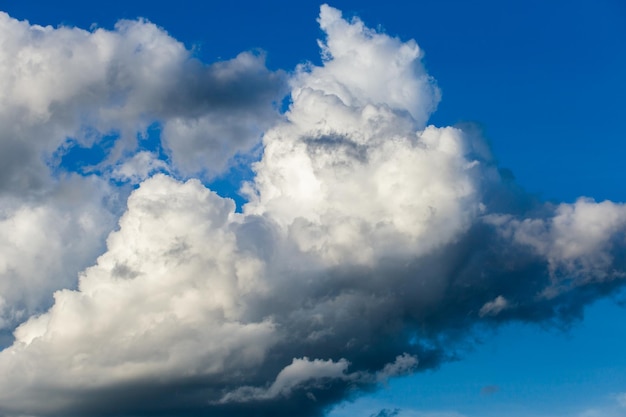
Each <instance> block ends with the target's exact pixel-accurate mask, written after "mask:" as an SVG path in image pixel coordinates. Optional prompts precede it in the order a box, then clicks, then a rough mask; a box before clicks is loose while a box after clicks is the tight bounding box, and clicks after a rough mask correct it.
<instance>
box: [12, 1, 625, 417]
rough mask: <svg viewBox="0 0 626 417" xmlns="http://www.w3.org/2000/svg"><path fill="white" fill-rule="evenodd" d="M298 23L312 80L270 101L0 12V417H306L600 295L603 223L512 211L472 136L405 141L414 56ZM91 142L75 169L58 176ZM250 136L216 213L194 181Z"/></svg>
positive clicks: (421, 108) (339, 30) (278, 91)
mask: <svg viewBox="0 0 626 417" xmlns="http://www.w3.org/2000/svg"><path fill="white" fill-rule="evenodd" d="M318 22H319V24H320V27H321V29H322V30H323V31H324V33H325V39H324V40H323V41H320V47H321V50H322V57H323V64H322V65H321V66H314V65H312V64H307V65H302V66H300V67H298V68H297V69H296V70H295V71H294V72H293V73H292V74H291V75H290V76H289V79H288V80H287V79H286V76H285V75H284V74H283V73H280V72H271V71H269V70H267V69H266V67H265V65H264V62H263V56H262V55H258V54H257V55H255V54H250V53H242V54H241V55H239V56H237V57H236V58H234V59H232V60H230V61H225V62H218V63H215V64H212V65H205V64H202V63H200V62H198V61H196V60H194V59H193V57H192V56H191V54H190V52H189V51H188V50H186V49H185V48H184V46H183V45H182V44H180V43H178V42H177V41H175V40H174V39H172V38H171V37H170V36H169V35H167V33H165V32H164V31H163V30H162V29H160V28H158V27H156V26H154V25H152V24H151V23H148V22H145V21H141V20H139V21H132V22H131V21H124V22H120V23H119V24H118V25H117V26H116V28H115V30H113V31H105V30H102V29H98V30H96V31H95V32H85V31H81V30H78V29H73V28H58V29H53V28H41V27H37V26H32V25H29V24H28V23H27V22H18V21H15V20H13V19H11V18H10V17H8V16H6V15H2V16H0V26H1V30H2V31H4V32H5V36H3V38H4V39H8V41H7V42H6V43H7V46H6V47H3V48H2V51H3V52H2V53H3V54H5V55H6V56H7V57H9V58H11V59H8V58H7V59H6V60H5V59H3V60H2V61H3V62H11V63H12V64H11V65H10V66H8V67H2V69H0V71H3V72H2V73H1V77H0V79H2V80H3V82H5V83H6V84H5V86H4V88H3V97H2V99H1V100H0V103H2V104H1V105H2V107H1V109H2V112H1V114H0V117H1V118H3V120H5V121H6V120H13V121H14V124H12V126H15V127H14V129H15V132H12V133H11V132H10V133H3V134H1V136H0V147H1V148H0V149H1V150H2V151H3V152H0V154H5V155H8V153H10V154H11V155H14V158H22V159H19V161H20V162H19V163H17V162H16V163H15V164H14V165H10V164H9V165H7V166H3V170H4V171H3V172H2V173H0V184H2V185H1V186H0V204H1V206H0V207H1V209H2V211H1V212H0V213H1V214H2V216H3V217H2V219H3V220H2V222H1V223H0V227H1V228H5V229H6V230H7V233H3V234H1V236H4V237H3V239H5V240H4V241H2V244H3V248H4V247H6V248H7V249H6V250H3V251H2V253H3V255H4V254H6V259H5V260H3V262H2V263H0V285H2V287H0V288H2V291H3V292H2V299H0V300H1V301H2V303H0V313H1V314H2V317H3V321H2V324H3V326H5V328H8V329H13V328H15V330H14V333H13V334H14V340H13V341H12V343H11V344H10V345H9V346H7V347H6V348H5V349H4V350H3V351H1V352H0V375H1V377H0V414H2V415H6V416H14V415H15V416H17V415H26V414H28V415H38V416H56V415H63V416H78V415H80V416H85V415H110V416H122V415H123V416H128V415H137V416H138V415H145V414H151V413H158V414H161V415H177V416H178V415H192V414H200V413H201V414H203V415H208V416H222V415H235V416H237V415H240V416H247V415H248V416H249V415H255V416H281V415H284V416H292V415H299V416H315V415H320V414H322V413H323V412H324V410H325V409H327V407H328V406H330V405H332V404H334V403H336V402H337V401H340V400H341V399H344V398H346V397H348V396H351V395H357V394H358V393H359V392H363V391H367V390H371V389H375V388H376V387H378V386H379V385H380V384H382V383H384V381H385V380H386V379H387V378H390V377H393V376H397V375H405V374H408V373H411V372H415V371H416V370H419V369H428V368H430V367H434V366H437V365H439V364H440V363H441V362H442V361H445V360H446V359H448V358H450V357H451V356H453V355H454V349H455V348H456V347H457V346H458V344H459V343H461V342H462V341H463V340H464V337H466V336H467V335H468V334H470V332H471V331H472V329H474V328H475V327H476V326H480V325H483V324H490V323H499V322H502V321H506V320H530V321H544V320H562V321H568V320H570V319H571V318H572V317H574V316H576V315H577V314H579V312H580V311H581V309H582V308H583V307H584V305H585V304H586V303H588V302H590V301H592V300H594V299H596V298H597V297H600V296H603V295H606V294H609V293H611V292H612V291H615V290H616V289H618V288H620V287H621V286H622V285H623V283H624V279H625V278H626V258H625V257H624V255H623V254H624V249H625V248H626V206H624V205H623V204H620V203H613V202H609V201H605V202H600V203H597V202H594V201H592V200H589V199H585V198H581V199H579V200H578V201H577V202H575V203H573V204H557V205H555V204H548V203H543V202H541V201H538V200H536V199H534V198H533V197H531V196H528V195H526V194H525V193H524V192H523V191H522V190H521V189H520V188H519V187H517V186H516V185H515V184H513V183H511V181H510V180H509V179H508V178H507V177H506V176H502V175H501V174H500V171H499V169H498V167H497V164H496V163H495V161H494V159H493V158H492V156H491V154H490V151H489V148H488V146H487V145H486V144H485V142H484V141H483V140H482V138H480V137H479V136H478V135H476V134H475V133H473V132H471V131H467V130H465V131H464V130H462V129H460V128H456V127H435V126H428V125H427V120H428V117H429V115H430V114H431V113H432V112H433V111H434V110H435V108H436V106H437V103H438V101H439V90H438V88H437V86H436V84H435V82H434V80H433V79H432V78H431V77H430V76H428V74H427V73H426V71H425V69H424V67H423V65H422V64H421V61H420V58H421V56H422V51H421V50H420V48H419V46H418V45H417V44H416V43H415V42H414V41H408V42H403V41H401V40H399V39H397V38H393V37H391V36H389V35H387V34H384V33H378V32H376V31H374V30H371V29H368V28H367V27H365V26H364V24H363V22H361V21H360V20H359V19H356V18H355V19H353V20H351V21H347V20H345V19H343V18H342V15H341V12H340V11H338V10H336V9H333V8H331V7H329V6H326V5H324V6H322V7H321V11H320V16H319V19H318ZM287 83H288V85H289V88H290V90H291V93H290V99H291V101H290V103H291V104H290V106H289V108H288V110H287V111H286V112H284V114H282V115H280V114H278V113H277V110H276V106H275V103H276V102H277V100H279V99H280V97H281V95H282V94H283V92H284V88H285V86H286V85H287ZM154 123H158V124H159V126H160V137H159V146H158V150H157V151H149V150H145V149H142V148H141V146H140V145H141V138H142V137H143V136H142V135H144V136H145V135H146V131H147V129H148V127H149V126H150V125H152V124H154ZM261 132H263V134H262V139H260V138H261ZM19 135H22V136H19ZM111 135H114V136H115V138H116V139H115V141H114V145H112V146H111V147H110V148H109V150H108V152H107V155H106V157H105V158H103V159H102V160H101V161H98V163H97V164H95V167H93V169H92V170H90V171H85V170H83V171H81V172H79V173H70V172H66V170H64V165H63V163H62V162H58V160H57V161H56V162H55V159H54V156H55V155H56V156H57V159H58V158H59V154H60V153H62V152H63V151H64V150H67V149H68V147H69V146H78V145H76V144H79V145H82V146H91V145H93V144H95V143H102V142H103V141H106V140H110V136H111ZM68 138H71V139H72V141H70V142H68ZM259 140H261V142H260V146H261V147H262V156H261V159H260V160H259V161H258V162H255V163H254V164H253V165H252V170H253V172H254V178H253V179H251V180H250V181H248V182H247V183H246V184H244V186H243V188H242V192H243V193H244V194H245V195H246V197H247V201H248V202H247V204H245V205H244V207H243V209H242V211H241V212H238V211H236V210H235V205H234V203H233V201H232V200H229V199H226V198H223V197H221V196H219V195H218V194H216V193H215V192H213V191H211V190H210V189H208V188H207V187H206V186H205V185H204V184H203V182H202V180H206V179H207V178H209V177H210V176H211V175H216V174H217V173H220V172H223V171H224V170H225V169H227V168H228V166H229V164H230V163H232V158H234V157H235V156H236V155H238V154H245V153H246V152H250V151H251V149H253V148H254V147H255V146H257V145H259ZM5 152H8V153H5ZM67 152H69V151H67ZM61 159H62V158H61ZM155 172H157V173H155ZM120 182H126V183H131V184H134V183H137V184H138V186H137V187H136V189H134V190H132V192H131V191H130V187H129V186H127V185H126V186H124V185H121V186H120ZM70 191H71V192H70ZM128 193H130V194H129V195H128ZM127 195H128V198H127V199H126V196H127ZM121 207H124V208H123V209H122V208H121ZM121 211H123V214H122V215H121V217H119V219H118V220H117V227H114V226H113V223H114V222H115V219H116V217H117V214H118V213H120V212H121ZM107 233H108V237H106V241H105V240H104V236H105V235H107ZM42 234H43V235H42ZM98 255H100V256H98ZM96 257H97V259H96ZM32 265H37V268H34V267H33V266H32ZM89 265H91V266H89ZM79 271H81V272H80V273H79V274H78V281H77V282H76V274H77V273H78V272H79ZM29 280H30V281H29ZM39 282H41V283H43V285H39V284H37V283H39ZM55 290H57V291H55ZM52 293H53V301H50V300H49V299H47V298H46V297H50V295H51V294H52ZM48 307H49V309H48ZM20 322H21V324H19V326H17V327H15V326H16V325H17V324H18V323H20Z"/></svg>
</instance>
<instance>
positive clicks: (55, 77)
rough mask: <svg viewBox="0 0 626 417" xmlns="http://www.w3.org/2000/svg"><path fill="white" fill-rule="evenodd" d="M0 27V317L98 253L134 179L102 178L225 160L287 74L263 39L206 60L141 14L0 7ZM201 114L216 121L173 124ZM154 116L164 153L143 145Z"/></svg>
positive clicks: (253, 134)
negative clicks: (23, 13)
mask: <svg viewBox="0 0 626 417" xmlns="http://www.w3.org/2000/svg"><path fill="white" fill-rule="evenodd" d="M0 38H2V39H3V42H2V48H1V51H0V61H2V62H3V63H4V64H3V65H2V66H0V84H1V85H2V88H1V89H0V91H1V93H0V124H2V126H3V128H2V131H0V230H1V231H2V235H1V236H2V237H0V247H2V253H1V255H0V294H1V295H0V297H2V298H1V300H2V302H1V303H0V304H1V305H0V330H1V329H13V328H14V327H15V325H16V324H17V323H19V322H21V321H23V320H25V319H26V318H27V317H28V316H30V315H31V314H34V313H41V312H43V311H44V310H45V309H46V308H47V307H49V306H50V303H51V301H52V293H53V292H54V291H55V290H58V289H61V288H75V287H76V280H77V274H78V272H79V271H81V270H83V269H84V268H86V267H87V266H89V265H91V264H93V263H94V261H95V259H96V257H97V255H98V254H101V253H102V251H103V249H104V247H105V244H104V243H105V242H104V240H105V238H106V235H107V234H108V233H109V232H110V231H111V230H112V229H113V228H114V226H115V222H116V220H117V217H119V215H120V214H121V212H122V211H123V209H124V205H125V199H126V197H127V196H128V192H129V190H128V188H127V187H126V188H119V189H118V188H115V187H111V186H110V184H109V181H108V180H109V179H115V180H118V181H126V182H130V183H137V182H139V181H141V180H143V179H145V178H147V177H148V176H149V175H151V174H153V173H154V172H174V171H175V172H181V173H182V174H184V175H190V174H191V173H194V172H202V173H205V174H206V175H215V174H216V173H219V172H221V170H223V169H226V168H227V167H228V166H229V160H230V159H231V157H233V156H235V155H236V154H237V153H238V152H245V151H247V150H248V149H250V148H252V147H254V146H256V144H257V143H258V142H259V140H260V131H261V129H263V128H265V127H266V126H268V124H269V123H272V121H273V120H274V118H276V117H277V116H278V114H277V112H276V111H275V108H274V104H273V101H274V100H275V99H276V98H277V97H280V96H281V95H282V91H283V90H284V84H285V81H284V76H283V74H282V73H281V72H276V73H274V72H270V71H269V70H267V69H266V68H265V65H264V57H263V55H262V54H260V53H249V52H244V53H241V54H240V55H238V56H237V57H235V58H233V59H231V60H228V61H223V62H217V63H215V64H212V65H204V64H202V63H200V62H199V61H197V60H196V59H194V58H193V56H192V53H191V52H190V51H189V50H187V49H185V47H184V46H183V45H182V44H181V43H180V42H178V41H176V40H175V39H173V38H172V37H170V36H169V35H168V34H167V33H166V32H165V31H164V30H163V29H161V28H159V27H157V26H156V25H154V24H152V23H150V22H147V21H145V20H136V21H120V22H118V24H117V25H116V26H115V28H114V29H113V30H105V29H97V30H95V31H93V32H88V31H84V30H81V29H78V28H70V27H59V28H52V27H50V26H47V27H42V26H38V25H31V24H29V23H28V22H25V21H18V20H15V19H12V18H11V17H10V16H8V15H7V14H5V13H0ZM227 115H228V116H227ZM206 120H211V129H208V128H198V129H196V128H194V129H191V130H189V129H187V130H184V131H183V130H181V129H178V128H177V126H180V125H188V126H191V125H194V124H195V125H198V123H200V124H202V123H205V121H206ZM155 124H156V125H157V126H160V129H161V130H162V131H163V132H164V133H163V134H162V139H163V143H162V144H159V147H162V148H165V149H166V152H165V153H169V158H168V159H167V160H163V158H162V157H161V156H160V155H158V152H153V151H147V150H142V149H141V147H142V146H143V143H144V142H146V140H147V139H145V137H146V129H147V128H148V126H152V125H155ZM205 124H206V123H205ZM198 126H199V125H198ZM205 127H206V126H205ZM199 129H200V130H199ZM235 137H236V140H235V139H233V138H235ZM108 141H112V144H109V145H107V143H108ZM189 141H191V142H193V145H194V147H195V152H196V153H195V154H194V153H193V152H192V151H191V150H190V146H188V145H186V143H188V142H189ZM98 147H100V148H102V149H104V155H102V156H100V157H98V158H95V159H93V160H91V161H86V162H84V164H86V166H80V165H79V166H78V168H76V169H74V168H68V164H67V163H64V158H65V159H67V158H70V159H71V158H76V157H75V156H73V155H74V154H73V152H76V150H79V151H80V150H89V149H95V148H98ZM203 148H206V149H211V150H212V151H213V152H212V153H211V155H209V156H207V155H204V156H202V152H201V149H203ZM218 150H219V152H218ZM194 155H195V156H194ZM68 170H69V171H78V173H79V174H81V175H75V173H74V172H67V171H68ZM87 174H90V175H87Z"/></svg>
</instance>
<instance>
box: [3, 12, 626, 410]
mask: <svg viewBox="0 0 626 417" xmlns="http://www.w3.org/2000/svg"><path fill="white" fill-rule="evenodd" d="M330 4H331V5H332V6H334V7H337V8H339V9H342V10H343V12H344V14H345V15H348V16H350V15H358V16H360V17H361V18H362V19H363V20H364V21H365V22H366V24H368V25H369V26H376V25H381V26H380V28H381V29H382V30H384V31H386V32H387V33H389V34H391V35H398V36H399V37H401V38H403V39H405V40H406V39H409V38H414V39H415V40H416V41H417V42H418V43H419V45H420V46H421V47H422V48H423V49H424V50H425V53H426V56H425V63H426V67H427V69H428V71H429V73H430V74H431V75H433V76H434V77H435V78H436V79H437V80H438V83H439V86H440V88H441V89H442V92H443V99H442V102H441V104H440V106H439V109H438V111H437V112H436V113H435V114H434V116H433V117H432V119H431V122H432V123H434V124H436V125H452V124H456V123H459V122H474V123H477V124H479V125H480V126H481V128H482V129H483V131H484V134H485V135H486V137H487V138H488V139H489V140H490V142H491V144H492V146H493V149H494V153H495V155H496V157H497V159H498V160H499V161H500V163H501V165H502V166H504V167H507V168H509V169H511V170H512V172H513V173H514V175H515V177H516V178H517V181H518V182H519V183H520V184H521V185H522V186H523V187H525V188H526V189H527V190H528V191H530V192H532V193H538V194H540V195H541V196H543V197H544V198H546V199H554V200H557V201H568V202H571V201H574V200H575V199H576V198H577V197H578V196H581V195H584V196H590V197H593V198H595V199H597V200H603V199H612V200H614V201H622V202H623V201H626V186H625V184H626V170H625V169H624V168H623V163H622V160H623V158H624V155H626V134H625V133H624V122H625V121H626V80H625V79H624V77H625V76H626V47H625V44H626V3H625V2H623V1H621V0H595V1H591V0H586V1H581V0H572V1H550V2H546V1H540V0H524V1H508V2H502V1H496V0H478V1H472V2H468V1H460V0H457V1H454V0H443V1H441V0H424V1H414V2H408V1H398V0H386V1H349V0H341V1H335V2H331V3H330ZM0 8H2V9H3V10H5V11H7V12H8V13H9V14H10V15H12V16H13V17H16V18H19V19H28V20H29V21H30V22H31V23H37V24H43V25H48V24H50V25H53V26H57V25H59V24H63V25H71V26H74V25H75V26H80V27H83V28H89V27H90V26H91V25H92V24H96V25H97V26H100V27H105V28H110V27H112V26H113V24H114V22H115V21H116V20H117V19H119V18H131V19H132V18H136V17H138V16H143V17H145V18H147V19H149V20H151V21H153V22H155V23H157V24H158V25H160V26H162V27H163V28H165V29H166V30H167V31H168V32H169V33H170V34H171V35H172V36H174V37H175V38H177V39H179V40H181V41H183V42H184V43H185V44H186V45H187V46H188V47H194V48H196V50H197V55H198V57H199V58H201V59H202V60H204V61H206V62H212V61H215V60H218V59H220V58H229V57H232V56H234V55H236V54H237V53H239V52H241V51H243V50H247V49H252V48H261V49H263V50H265V51H266V52H267V57H268V65H269V66H270V67H271V68H282V69H285V70H288V71H289V70H292V69H293V67H294V66H295V65H296V64H298V63H300V62H303V61H307V60H310V61H313V62H317V61H319V56H318V48H317V45H316V42H315V40H316V39H317V38H319V37H320V36H321V33H320V31H319V29H318V26H317V23H316V21H315V18H316V16H317V14H318V10H319V3H318V2H316V1H309V0H305V1H278V0H271V1H262V2H261V1H230V2H200V1H193V0H178V1H176V2H160V1H131V0H126V1H119V0H112V1H108V2H106V3H100V4H97V5H95V4H94V5H91V6H90V5H87V4H86V3H85V2H82V1H80V2H79V1H75V0H74V1H73V0H57V1H55V2H50V1H34V0H19V1H17V0H16V1H3V2H1V3H0ZM587 316H588V317H587V319H586V320H585V321H584V322H582V323H579V324H577V325H575V326H574V328H573V330H571V332H570V333H567V334H563V333H559V332H555V331H554V330H553V331H551V332H545V331H544V330H541V329H537V328H535V327H530V326H521V325H510V326H508V327H506V328H505V329H503V330H502V332H501V333H500V334H499V335H498V336H493V335H485V342H484V343H485V344H484V346H482V349H478V350H477V351H476V352H474V353H468V354H467V359H466V360H464V361H460V362H458V363H454V364H448V365H445V366H444V367H443V369H441V370H439V371H437V372H434V373H431V372H428V373H426V374H421V375H418V376H415V377H411V378H409V379H405V380H402V381H397V382H393V383H392V384H391V386H390V388H389V390H387V391H384V392H382V393H379V394H377V395H375V396H372V397H368V398H367V399H365V400H363V401H361V402H359V403H357V404H354V405H352V406H350V407H352V408H346V409H345V410H344V411H338V415H362V416H364V417H367V416H368V415H369V414H368V413H371V412H373V411H372V410H374V411H375V409H376V408H377V407H378V408H380V407H382V406H384V407H391V406H397V407H401V408H406V407H414V408H416V409H418V410H456V411H458V412H462V413H466V414H467V415H468V416H470V417H477V416H481V417H489V416H491V415H494V416H495V415H507V416H517V415H520V416H530V417H532V416H537V417H544V416H549V415H554V416H556V415H561V412H560V411H563V412H567V413H569V414H566V415H568V416H569V415H571V416H574V415H582V414H580V413H582V412H584V411H585V410H586V409H589V408H592V407H595V408H601V407H610V404H612V402H613V400H614V398H613V397H612V395H614V394H617V393H620V392H626V377H624V375H626V360H621V359H620V358H623V357H624V355H623V354H622V353H621V352H624V351H626V324H625V323H626V313H625V312H624V309H622V308H619V307H616V305H615V304H613V303H612V302H606V301H605V302H601V303H600V305H597V306H594V307H592V308H591V309H590V311H589V312H588V314H587ZM520 333H521V334H523V335H524V337H523V338H520V337H519V334H520ZM514 335H515V336H517V337H513V336H514ZM520 340H522V341H521V342H520ZM488 385H494V386H497V387H498V388H499V389H498V390H497V392H494V393H492V394H491V395H486V394H480V391H481V389H482V388H484V387H485V386H488ZM515 410H517V411H515ZM341 412H343V413H344V414H340V413H341ZM357 413H358V414H357ZM489 413H492V414H489ZM598 415H602V414H598Z"/></svg>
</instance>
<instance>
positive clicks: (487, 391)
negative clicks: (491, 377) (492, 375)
mask: <svg viewBox="0 0 626 417" xmlns="http://www.w3.org/2000/svg"><path fill="white" fill-rule="evenodd" d="M498 391H500V387H499V386H497V385H485V386H484V387H482V388H481V389H480V393H481V394H482V395H493V394H495V393H496V392H498Z"/></svg>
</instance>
